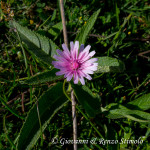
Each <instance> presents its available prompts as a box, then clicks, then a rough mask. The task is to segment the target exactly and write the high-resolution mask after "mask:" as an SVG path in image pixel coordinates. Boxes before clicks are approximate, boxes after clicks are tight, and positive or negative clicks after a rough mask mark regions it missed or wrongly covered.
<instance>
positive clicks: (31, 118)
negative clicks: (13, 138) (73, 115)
mask: <svg viewBox="0 0 150 150" xmlns="http://www.w3.org/2000/svg"><path fill="white" fill-rule="evenodd" d="M58 93H59V94H58ZM66 102H67V99H66V97H65V96H64V94H63V90H62V83H57V84H56V85H55V86H53V87H52V88H50V89H48V90H47V91H46V92H45V93H44V94H43V95H42V96H41V97H40V98H39V100H38V102H37V104H34V106H33V107H32V109H31V110H30V112H29V113H28V116H27V118H26V121H25V122H24V125H23V127H22V129H21V132H20V135H19V139H18V145H17V149H18V150H23V149H31V148H32V147H33V146H34V144H35V143H36V141H37V140H38V138H39V137H40V134H41V131H40V124H39V119H38V113H39V116H40V121H41V126H42V131H44V130H45V128H46V126H47V124H48V123H49V121H50V120H51V119H52V117H53V116H54V115H55V114H56V113H57V112H58V110H59V109H60V108H61V107H62V106H64V104H65V103H66Z"/></svg>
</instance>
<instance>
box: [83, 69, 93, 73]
mask: <svg viewBox="0 0 150 150" xmlns="http://www.w3.org/2000/svg"><path fill="white" fill-rule="evenodd" d="M82 71H83V72H84V73H85V74H87V73H88V74H93V73H94V72H93V71H92V70H88V69H85V70H82Z"/></svg>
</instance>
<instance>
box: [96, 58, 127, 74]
mask: <svg viewBox="0 0 150 150" xmlns="http://www.w3.org/2000/svg"><path fill="white" fill-rule="evenodd" d="M124 69H125V66H124V63H123V62H121V61H120V60H117V59H116V58H111V57H107V56H106V57H98V69H97V71H95V73H104V72H106V73H107V72H122V71H124Z"/></svg>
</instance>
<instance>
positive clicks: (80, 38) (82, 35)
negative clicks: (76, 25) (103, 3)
mask: <svg viewBox="0 0 150 150" xmlns="http://www.w3.org/2000/svg"><path fill="white" fill-rule="evenodd" d="M99 13H100V9H99V10H97V11H96V12H95V13H94V14H93V15H92V16H91V17H90V18H89V20H88V21H87V23H86V24H85V25H84V26H83V27H82V28H81V31H80V32H79V34H78V35H77V37H76V40H78V41H79V42H80V44H84V43H85V40H86V38H87V35H88V34H89V32H90V31H91V29H92V27H93V26H94V23H95V21H96V19H97V17H98V15H99Z"/></svg>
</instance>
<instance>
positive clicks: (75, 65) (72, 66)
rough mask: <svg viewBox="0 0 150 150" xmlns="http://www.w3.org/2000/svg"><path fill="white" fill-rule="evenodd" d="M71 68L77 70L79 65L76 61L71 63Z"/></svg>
mask: <svg viewBox="0 0 150 150" xmlns="http://www.w3.org/2000/svg"><path fill="white" fill-rule="evenodd" d="M71 68H72V69H73V70H76V69H78V68H79V63H78V62H77V61H73V62H72V63H71Z"/></svg>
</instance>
